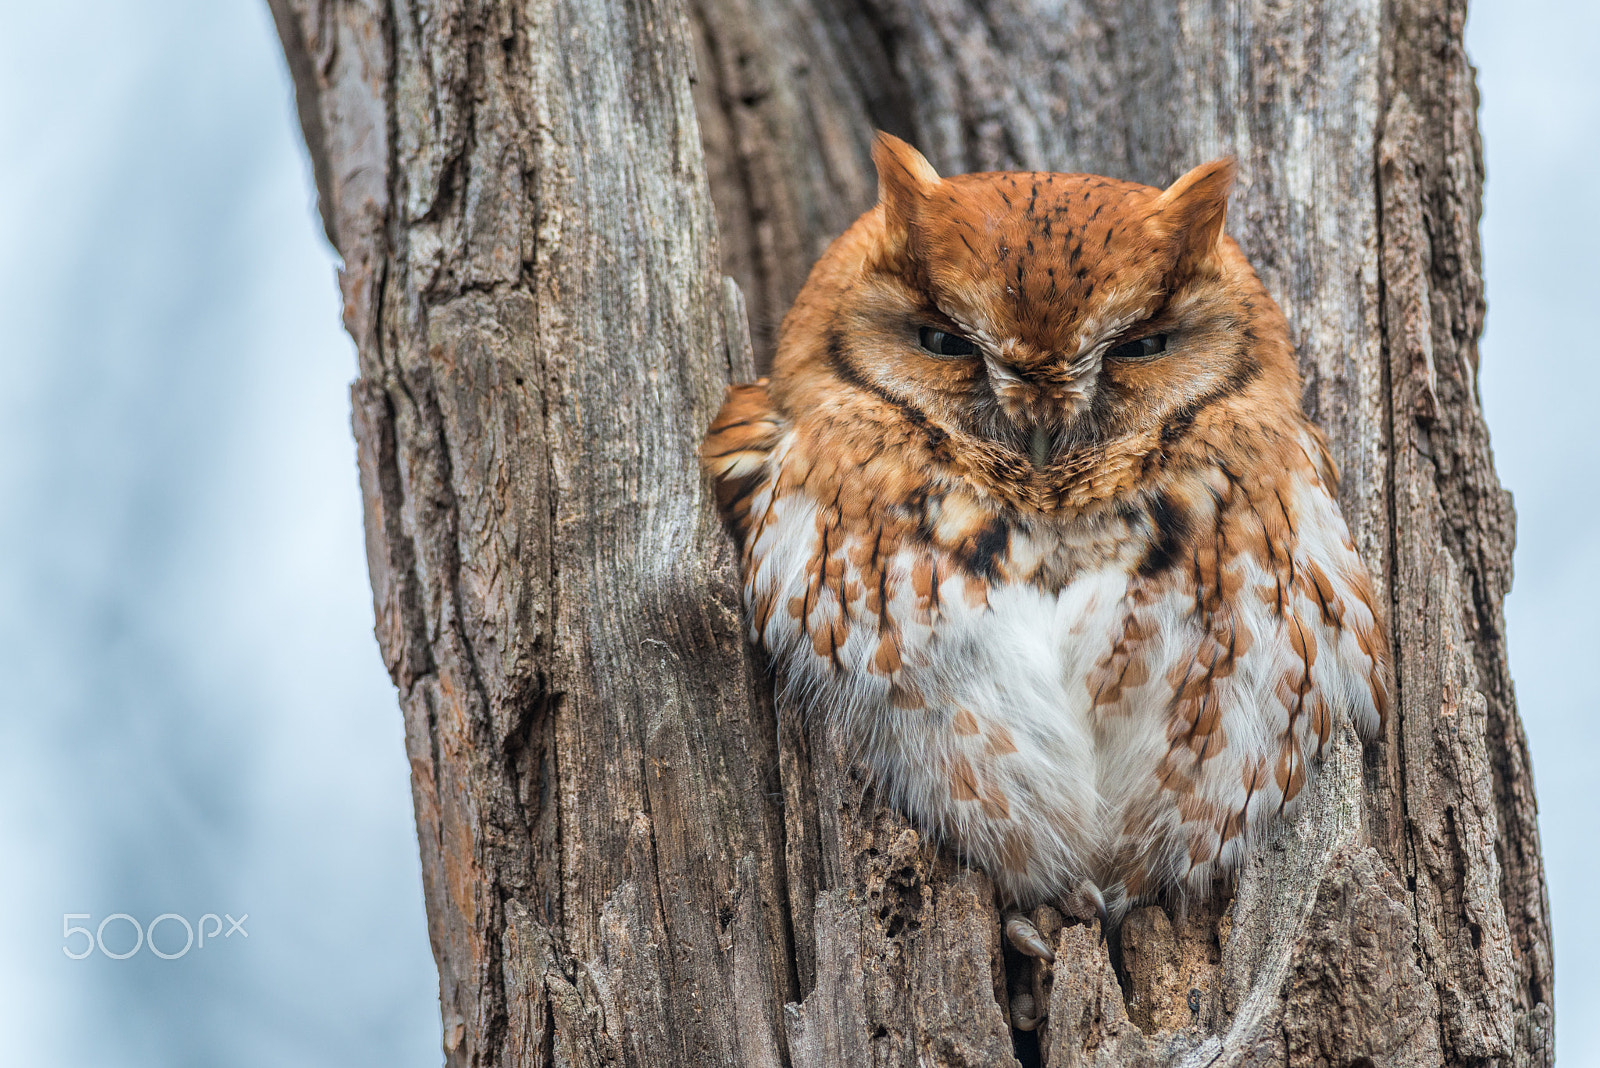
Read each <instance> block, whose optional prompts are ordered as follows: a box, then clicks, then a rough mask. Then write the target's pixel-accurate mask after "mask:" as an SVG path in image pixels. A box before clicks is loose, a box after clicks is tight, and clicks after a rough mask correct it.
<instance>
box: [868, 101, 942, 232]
mask: <svg viewBox="0 0 1600 1068" xmlns="http://www.w3.org/2000/svg"><path fill="white" fill-rule="evenodd" d="M872 162H873V163H874V164H876V165H877V168H878V204H879V205H880V206H881V207H882V208H883V218H884V222H885V223H886V224H887V227H888V231H889V239H890V241H891V242H892V243H894V244H896V245H901V246H903V245H904V242H905V240H906V236H907V235H908V234H909V233H910V230H911V226H912V224H913V223H914V222H915V221H916V218H917V213H918V212H919V210H920V209H921V205H922V202H923V201H924V200H926V199H928V197H930V196H932V195H933V190H934V189H935V188H936V187H937V186H938V184H939V172H938V171H936V170H934V169H933V164H931V163H929V162H928V160H927V158H926V157H924V156H923V154H922V153H921V152H918V151H917V150H916V149H914V148H912V147H911V146H910V145H908V144H906V143H905V142H904V141H902V140H900V138H898V137H896V136H894V134H888V133H884V132H883V131H882V130H879V131H878V136H877V139H876V140H875V141H874V142H873V145H872Z"/></svg>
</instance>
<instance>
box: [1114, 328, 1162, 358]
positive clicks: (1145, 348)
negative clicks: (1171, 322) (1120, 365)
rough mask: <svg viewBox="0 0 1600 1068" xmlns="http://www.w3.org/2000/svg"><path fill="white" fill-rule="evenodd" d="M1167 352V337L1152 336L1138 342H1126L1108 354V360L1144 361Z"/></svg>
mask: <svg viewBox="0 0 1600 1068" xmlns="http://www.w3.org/2000/svg"><path fill="white" fill-rule="evenodd" d="M1166 351H1167V335H1165V334H1151V335H1150V336H1149V337H1142V338H1140V339H1139V340H1137V341H1124V342H1123V343H1122V344H1120V345H1118V346H1117V347H1116V348H1114V349H1112V350H1111V351H1110V352H1108V353H1106V359H1108V360H1143V359H1148V358H1149V357H1151V356H1154V355H1156V354H1158V353H1162V352H1166Z"/></svg>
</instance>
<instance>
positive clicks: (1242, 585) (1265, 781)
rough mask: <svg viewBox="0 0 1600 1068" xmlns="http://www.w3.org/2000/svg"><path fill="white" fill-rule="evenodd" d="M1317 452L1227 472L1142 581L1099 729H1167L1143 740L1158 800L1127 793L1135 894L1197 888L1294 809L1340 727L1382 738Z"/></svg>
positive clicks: (1360, 617) (1369, 644) (1375, 619)
mask: <svg viewBox="0 0 1600 1068" xmlns="http://www.w3.org/2000/svg"><path fill="white" fill-rule="evenodd" d="M1316 444H1317V442H1316V441H1315V439H1313V438H1310V437H1308V440H1307V442H1306V443H1305V445H1304V447H1303V449H1302V450H1300V451H1299V454H1298V455H1296V456H1295V458H1294V459H1295V461H1296V462H1294V463H1291V464H1290V470H1289V472H1288V475H1287V477H1274V478H1273V479H1272V480H1271V481H1270V482H1268V481H1265V480H1256V481H1252V479H1251V478H1249V477H1247V476H1240V475H1237V474H1234V473H1232V472H1230V471H1229V470H1228V469H1226V468H1225V467H1223V468H1219V469H1218V471H1217V473H1216V475H1215V477H1214V478H1213V479H1212V481H1211V484H1210V485H1209V486H1208V487H1207V489H1208V492H1206V493H1202V494H1197V495H1196V497H1197V500H1194V501H1191V502H1190V511H1189V516H1188V525H1189V527H1190V530H1191V532H1192V535H1191V539H1190V541H1189V543H1188V544H1187V546H1186V549H1185V551H1184V553H1183V554H1182V556H1181V557H1180V558H1178V559H1177V560H1175V561H1174V562H1173V564H1172V566H1170V567H1169V568H1167V569H1165V570H1163V571H1161V572H1160V573H1159V574H1152V575H1144V576H1139V577H1137V578H1136V579H1135V580H1134V582H1133V583H1131V584H1130V588H1129V593H1128V596H1127V598H1126V601H1125V606H1126V617H1125V620H1124V622H1123V625H1122V628H1121V633H1120V635H1119V636H1118V638H1117V639H1116V640H1114V641H1113V643H1112V646H1111V650H1110V652H1109V653H1108V654H1107V655H1106V656H1105V657H1104V658H1103V659H1102V661H1101V663H1100V664H1099V665H1098V666H1097V668H1096V670H1095V672H1093V673H1091V675H1090V678H1089V687H1090V689H1091V691H1092V692H1093V693H1094V695H1095V696H1094V700H1095V702H1096V707H1097V716H1099V717H1101V722H1107V721H1110V720H1114V719H1115V718H1116V717H1119V716H1134V717H1136V718H1138V719H1140V720H1143V721H1144V722H1146V723H1148V724H1160V725H1161V729H1162V732H1163V734H1164V736H1163V737H1152V738H1148V739H1147V740H1146V746H1145V748H1146V752H1148V753H1149V754H1150V755H1151V756H1153V758H1154V759H1153V765H1151V767H1150V770H1149V771H1148V772H1147V774H1149V773H1153V774H1154V776H1155V778H1156V781H1157V782H1158V783H1159V787H1160V789H1159V791H1156V792H1151V791H1148V790H1145V792H1143V793H1141V792H1140V788H1139V786H1138V785H1137V784H1136V783H1135V784H1130V785H1129V786H1128V787H1127V788H1126V789H1127V797H1126V798H1125V799H1123V800H1124V803H1121V804H1117V805H1115V806H1114V807H1115V808H1117V809H1118V810H1120V811H1121V812H1122V813H1123V817H1124V825H1123V828H1122V836H1121V839H1120V845H1119V848H1118V850H1117V853H1118V857H1119V860H1120V861H1121V863H1120V864H1119V865H1118V866H1119V867H1121V868H1123V869H1124V870H1125V871H1126V883H1127V885H1128V891H1129V893H1130V896H1138V895H1139V894H1140V893H1141V891H1143V890H1145V889H1146V888H1148V889H1149V890H1154V889H1156V888H1157V886H1158V885H1161V884H1167V883H1173V882H1178V883H1184V884H1186V885H1188V886H1190V887H1191V888H1194V889H1203V887H1204V886H1205V885H1206V884H1208V883H1209V881H1210V879H1211V878H1212V877H1213V876H1214V875H1215V874H1217V873H1218V871H1219V870H1223V871H1225V870H1228V869H1230V868H1232V867H1233V866H1234V865H1235V864H1236V863H1237V862H1238V860H1239V859H1240V858H1241V855H1242V852H1243V850H1244V848H1245V846H1246V843H1247V841H1248V839H1249V838H1250V836H1251V834H1252V832H1256V831H1259V830H1260V829H1261V828H1263V827H1264V826H1265V825H1267V824H1268V823H1270V821H1272V820H1273V819H1275V818H1277V817H1279V816H1282V815H1286V814H1288V813H1289V812H1290V811H1291V806H1293V805H1294V803H1295V802H1296V800H1297V799H1298V798H1299V797H1300V795H1301V793H1302V791H1303V790H1304V788H1305V786H1306V784H1307V782H1308V781H1309V779H1310V778H1311V777H1312V776H1313V775H1314V774H1315V773H1316V769H1317V767H1318V766H1319V764H1320V762H1321V760H1322V757H1323V756H1324V754H1325V752H1326V750H1327V747H1328V744H1329V741H1330V738H1331V737H1332V734H1333V732H1334V730H1335V729H1336V728H1337V725H1338V724H1339V723H1340V722H1342V721H1348V722H1350V723H1352V724H1353V725H1354V726H1355V728H1356V730H1357V732H1358V734H1359V735H1360V736H1361V737H1362V738H1363V739H1367V738H1371V737H1372V736H1373V735H1375V734H1376V733H1377V732H1378V731H1379V730H1380V729H1381V726H1382V723H1383V719H1384V715H1385V710H1386V707H1387V704H1388V678H1389V666H1388V647H1387V642H1386V640H1385V638H1384V632H1383V625H1382V622H1381V618H1382V617H1381V615H1380V612H1379V610H1378V607H1377V605H1376V601H1375V598H1374V596H1373V592H1372V587H1371V584H1370V582H1369V581H1368V579H1367V575H1366V571H1365V569H1364V568H1363V567H1362V564H1361V561H1360V559H1359V557H1358V556H1357V555H1356V551H1355V547H1354V545H1353V543H1352V542H1351V540H1350V536H1349V533H1348V531H1347V528H1346V526H1345V523H1344V520H1343V518H1342V517H1341V516H1340V514H1339V509H1338V505H1337V503H1336V502H1335V500H1334V497H1333V492H1332V487H1333V478H1332V473H1331V469H1330V467H1329V465H1327V464H1326V463H1325V462H1319V459H1321V458H1322V457H1321V453H1320V450H1318V449H1316V448H1315V446H1316ZM1147 763H1148V762H1147ZM1146 798H1147V799H1148V800H1143V799H1146Z"/></svg>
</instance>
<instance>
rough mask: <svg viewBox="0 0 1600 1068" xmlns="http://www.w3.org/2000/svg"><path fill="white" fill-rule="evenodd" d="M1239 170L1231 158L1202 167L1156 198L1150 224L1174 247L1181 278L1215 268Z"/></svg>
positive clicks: (1225, 157)
mask: <svg viewBox="0 0 1600 1068" xmlns="http://www.w3.org/2000/svg"><path fill="white" fill-rule="evenodd" d="M1238 170H1239V168H1238V165H1237V164H1236V163H1235V162H1234V161H1233V158H1232V157H1231V156H1224V157H1223V158H1221V159H1214V160H1212V161H1211V162H1210V163H1202V164H1200V166H1198V167H1196V168H1194V169H1193V170H1191V171H1190V172H1189V173H1187V174H1185V175H1184V176H1183V177H1181V178H1179V179H1178V180H1177V181H1176V182H1173V183H1172V184H1171V185H1170V186H1168V187H1167V188H1166V190H1165V191H1163V192H1162V193H1161V195H1160V196H1158V197H1157V198H1156V201H1155V215H1154V217H1153V218H1152V220H1151V224H1152V226H1153V228H1154V230H1155V232H1156V234H1158V235H1159V236H1160V237H1161V238H1162V239H1164V240H1167V241H1171V242H1174V243H1175V244H1176V245H1177V252H1178V263H1177V271H1178V274H1179V275H1180V276H1184V277H1187V276H1192V275H1194V274H1196V273H1198V272H1199V271H1202V270H1204V269H1206V268H1207V267H1208V266H1212V265H1214V263H1215V260H1216V255H1217V241H1218V239H1219V238H1221V236H1222V224H1223V221H1224V220H1225V219H1226V217H1227V214H1228V193H1229V191H1230V190H1231V189H1232V188H1233V179H1234V176H1235V175H1236V174H1237V173H1238Z"/></svg>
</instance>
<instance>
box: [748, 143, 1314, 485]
mask: <svg viewBox="0 0 1600 1068" xmlns="http://www.w3.org/2000/svg"><path fill="white" fill-rule="evenodd" d="M873 158H874V160H875V162H876V163H877V167H878V188H879V202H878V204H877V206H876V207H874V208H873V209H872V210H871V211H869V212H867V213H866V214H865V215H863V216H862V217H861V219H859V220H858V221H857V222H856V224H855V225H854V226H853V227H852V228H851V230H850V231H849V232H847V233H846V234H845V235H844V236H843V237H841V238H840V239H839V240H837V241H835V242H834V244H833V245H832V246H831V247H830V248H829V250H828V252H827V253H826V254H825V255H824V257H823V259H822V260H821V261H819V263H818V264H817V267H816V269H815V270H814V271H813V272H812V275H811V277H810V279H809V280H808V281H807V283H806V287H805V289H804V290H803V291H802V293H801V295H800V297H799V299H798V300H797V301H796V304H795V308H794V310H793V311H791V313H790V315H789V317H788V319H786V320H785V323H784V330H783V334H782V336H781V338H780V344H779V352H778V358H777V361H776V363H775V366H774V387H775V388H776V389H777V390H779V391H780V392H782V391H791V393H792V395H793V396H794V399H795V400H797V401H798V400H800V394H802V393H805V394H811V395H813V397H814V396H815V394H814V392H813V391H814V390H815V388H817V387H819V386H826V387H827V388H830V389H834V390H835V391H836V390H837V389H838V387H840V386H843V387H844V388H845V389H847V390H853V391H856V392H858V393H863V394H865V395H867V396H868V397H870V398H874V399H875V400H876V402H877V403H878V404H880V405H882V406H885V407H884V411H885V412H886V413H887V416H888V417H890V418H896V417H899V418H905V419H909V420H910V421H912V422H913V423H919V424H921V425H924V426H926V427H930V428H933V430H934V431H935V432H936V434H937V436H938V437H939V438H940V439H941V440H947V441H948V443H949V444H948V449H949V451H950V453H951V455H953V456H956V457H958V458H961V459H962V461H963V463H964V465H965V466H966V467H967V468H970V469H971V470H972V471H974V472H976V474H977V477H978V478H979V480H980V481H986V482H994V483H997V484H998V488H1000V489H1001V490H1002V491H1004V490H1005V489H1007V488H1009V489H1011V490H1014V491H1015V492H1005V495H1006V496H1008V497H1012V498H1013V499H1022V500H1033V501H1038V502H1045V506H1049V503H1048V502H1059V501H1061V500H1062V499H1063V498H1064V496H1065V495H1066V494H1065V492H1064V490H1063V486H1064V485H1065V483H1067V482H1070V481H1073V480H1077V481H1079V482H1081V481H1082V480H1083V478H1084V477H1085V474H1086V472H1088V471H1089V470H1090V469H1091V468H1094V467H1103V466H1104V462H1105V460H1106V458H1107V457H1108V456H1113V455H1115V456H1120V457H1122V458H1123V460H1124V461H1125V462H1124V464H1123V466H1127V464H1128V463H1132V462H1133V461H1136V460H1137V459H1138V457H1140V456H1143V455H1147V454H1148V453H1149V452H1150V451H1151V450H1153V449H1157V448H1163V447H1166V446H1169V445H1171V444H1172V439H1173V436H1174V434H1181V433H1182V432H1184V431H1185V430H1186V429H1187V428H1188V426H1189V425H1190V424H1192V423H1193V422H1194V420H1195V418H1196V416H1197V414H1198V413H1199V412H1200V411H1201V410H1202V409H1204V408H1205V407H1207V406H1209V405H1212V404H1213V403H1216V402H1218V401H1222V400H1227V399H1228V398H1236V397H1237V395H1239V394H1241V393H1243V392H1246V391H1247V390H1248V391H1249V392H1250V393H1253V394H1257V396H1256V397H1255V398H1253V400H1254V402H1256V403H1259V402H1260V401H1261V400H1262V396H1263V391H1265V393H1264V395H1265V396H1266V397H1267V398H1268V399H1269V400H1270V401H1271V404H1272V405H1273V406H1279V405H1282V404H1285V403H1286V404H1288V405H1289V406H1290V407H1292V408H1293V409H1294V410H1295V411H1298V378H1297V374H1296V371H1295V368H1294V360H1293V354H1292V351H1291V350H1290V346H1289V343H1288V335H1287V329H1286V327H1285V325H1284V323H1283V319H1282V316H1281V314H1280V313H1279V312H1278V310H1277V308H1276V306H1275V305H1274V304H1273V303H1272V301H1271V299H1270V298H1268V297H1267V296H1266V294H1265V292H1264V291H1263V290H1262V288H1261V286H1260V283H1259V282H1258V281H1257V280H1256V277H1255V273H1254V272H1253V271H1252V270H1251V268H1250V266H1249V264H1248V263H1247V262H1246V261H1245V260H1244V258H1243V256H1242V255H1241V254H1240V252H1239V251H1238V248H1237V246H1235V245H1234V244H1233V242H1232V241H1231V240H1230V239H1228V238H1227V237H1225V236H1224V235H1223V233H1222V229H1223V220H1224V217H1225V215H1226V212H1227V201H1228V191H1229V187H1230V185H1231V184H1232V181H1233V176H1234V165H1233V162H1232V160H1229V159H1222V160H1217V161H1214V162H1211V163H1207V164H1203V165H1201V166H1199V167H1196V168H1195V169H1194V170H1192V171H1190V172H1189V173H1187V174H1185V175H1184V176H1183V177H1181V178H1179V179H1178V180H1177V181H1176V182H1174V183H1173V184H1172V185H1171V186H1170V187H1168V188H1167V189H1165V190H1160V189H1153V188H1150V187H1148V186H1143V185H1138V184H1136V183H1132V182H1123V181H1117V180H1114V179H1110V178H1102V177H1098V176H1094V175H1084V174H1033V173H990V174H966V175H959V176H956V177H952V178H941V177H940V176H939V175H938V173H937V172H935V170H934V169H933V167H932V166H931V165H930V164H929V163H928V161H927V160H926V159H924V158H923V157H922V155H921V154H920V153H918V152H917V151H916V149H914V148H912V147H911V146H910V145H908V144H906V143H905V142H903V141H901V140H899V139H898V138H895V137H891V136H889V135H888V134H879V135H878V141H877V144H876V146H875V148H874V152H873ZM990 488H996V486H991V487H990Z"/></svg>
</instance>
